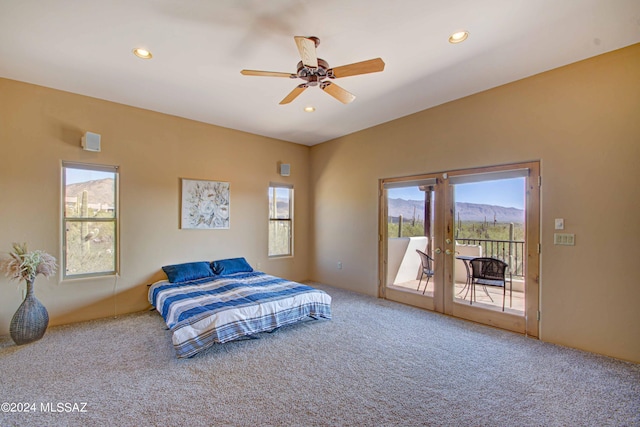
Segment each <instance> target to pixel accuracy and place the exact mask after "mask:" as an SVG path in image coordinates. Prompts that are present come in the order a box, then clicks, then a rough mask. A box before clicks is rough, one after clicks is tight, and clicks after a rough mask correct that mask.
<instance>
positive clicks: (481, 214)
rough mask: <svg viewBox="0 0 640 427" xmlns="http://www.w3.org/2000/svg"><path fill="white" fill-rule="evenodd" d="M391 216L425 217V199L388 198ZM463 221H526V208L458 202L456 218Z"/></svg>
mask: <svg viewBox="0 0 640 427" xmlns="http://www.w3.org/2000/svg"><path fill="white" fill-rule="evenodd" d="M388 209H389V216H390V217H398V216H400V215H402V217H403V218H404V219H405V220H407V219H412V218H413V217H414V215H415V218H416V219H423V218H424V200H404V199H391V198H390V199H388ZM458 215H460V220H461V221H477V222H481V221H490V222H493V220H494V219H495V220H496V221H497V222H513V223H518V224H523V223H524V210H523V209H517V208H507V207H503V206H494V205H484V204H478V203H465V202H456V212H455V219H456V221H457V220H458Z"/></svg>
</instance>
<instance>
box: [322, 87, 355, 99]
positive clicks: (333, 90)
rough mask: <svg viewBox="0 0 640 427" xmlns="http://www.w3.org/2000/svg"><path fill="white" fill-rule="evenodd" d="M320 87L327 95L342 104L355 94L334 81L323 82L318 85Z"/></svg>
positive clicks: (353, 97)
mask: <svg viewBox="0 0 640 427" xmlns="http://www.w3.org/2000/svg"><path fill="white" fill-rule="evenodd" d="M320 89H322V90H323V91H325V92H327V93H328V94H329V95H331V96H333V97H334V98H335V99H337V100H338V101H340V102H342V103H343V104H348V103H350V102H352V101H353V100H354V99H356V96H355V95H354V94H352V93H349V92H347V91H346V90H344V89H342V88H341V87H340V86H338V85H337V84H335V83H331V82H323V83H322V85H321V86H320Z"/></svg>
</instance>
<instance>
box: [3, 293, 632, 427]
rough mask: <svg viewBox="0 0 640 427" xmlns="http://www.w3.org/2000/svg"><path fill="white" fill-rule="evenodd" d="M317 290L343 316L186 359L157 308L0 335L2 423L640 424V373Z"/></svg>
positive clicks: (489, 331) (481, 328)
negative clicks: (34, 337)
mask: <svg viewBox="0 0 640 427" xmlns="http://www.w3.org/2000/svg"><path fill="white" fill-rule="evenodd" d="M314 286H317V287H319V288H321V289H324V290H326V291H327V292H328V293H329V294H330V295H331V296H332V297H333V320H330V321H326V320H320V321H308V322H303V323H301V324H298V325H294V326H290V327H286V328H282V329H279V330H277V331H275V332H274V333H271V334H262V335H260V338H259V339H247V340H243V341H238V342H233V343H227V344H224V345H217V346H214V347H212V348H210V349H208V350H206V351H205V352H203V353H201V354H199V355H197V356H195V357H193V358H191V359H186V360H178V359H176V358H175V355H174V353H173V348H172V346H171V338H170V333H169V331H167V330H165V329H164V328H165V325H164V322H163V321H162V319H161V317H160V316H159V315H158V314H157V313H156V312H142V313H136V314H131V315H126V316H122V317H118V318H116V319H113V318H110V319H103V320H96V321H91V322H86V323H81V324H75V325H67V326H60V327H53V328H50V329H49V330H48V331H47V333H46V335H45V336H44V338H43V339H42V340H40V341H38V342H36V343H33V344H29V345H26V346H21V347H16V346H15V345H14V344H13V343H12V342H11V340H10V338H9V337H0V376H1V378H0V403H2V404H3V405H2V412H0V426H2V427H4V426H45V425H46V426H182V425H185V426H186V425H189V426H418V425H434V426H640V365H637V364H632V363H626V362H622V361H618V360H615V359H610V358H607V357H603V356H598V355H593V354H589V353H585V352H581V351H577V350H572V349H567V348H563V347H559V346H554V345H550V344H546V343H542V342H540V341H537V340H533V339H529V338H525V337H523V336H520V335H517V334H513V333H510V332H505V331H501V330H497V329H493V328H489V327H484V326H481V325H476V324H473V323H469V322H465V321H461V320H457V319H454V318H449V317H446V316H442V315H439V314H435V313H431V312H428V311H423V310H419V309H414V308H411V307H407V306H403V305H400V304H396V303H392V302H388V301H384V300H379V299H375V298H371V297H367V296H362V295H358V294H354V293H350V292H347V291H344V290H340V289H335V288H331V287H328V286H323V285H314ZM3 402H9V403H11V402H14V403H15V404H16V405H14V406H13V408H12V409H24V408H21V407H20V406H22V407H23V406H24V405H20V403H22V404H24V403H28V404H29V407H28V409H29V412H5V409H6V408H7V407H6V405H4V403H3ZM85 403H86V406H83V404H85ZM32 404H33V405H32ZM80 410H84V411H83V412H77V411H80Z"/></svg>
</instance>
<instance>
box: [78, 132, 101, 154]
mask: <svg viewBox="0 0 640 427" xmlns="http://www.w3.org/2000/svg"><path fill="white" fill-rule="evenodd" d="M82 148H84V149H85V150H87V151H96V152H97V151H100V134H99V133H93V132H85V134H84V135H82Z"/></svg>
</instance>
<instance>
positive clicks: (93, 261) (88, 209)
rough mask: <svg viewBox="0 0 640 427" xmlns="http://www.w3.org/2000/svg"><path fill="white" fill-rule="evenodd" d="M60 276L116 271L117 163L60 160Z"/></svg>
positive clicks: (107, 273)
mask: <svg viewBox="0 0 640 427" xmlns="http://www.w3.org/2000/svg"><path fill="white" fill-rule="evenodd" d="M62 197H63V203H62V206H63V209H64V211H63V215H62V230H63V232H62V239H63V244H62V254H63V255H62V272H63V278H66V279H72V278H79V277H89V276H102V275H111V274H116V272H117V268H118V239H117V237H118V167H117V166H100V165H89V164H83V163H71V162H63V163H62Z"/></svg>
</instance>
